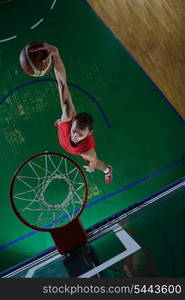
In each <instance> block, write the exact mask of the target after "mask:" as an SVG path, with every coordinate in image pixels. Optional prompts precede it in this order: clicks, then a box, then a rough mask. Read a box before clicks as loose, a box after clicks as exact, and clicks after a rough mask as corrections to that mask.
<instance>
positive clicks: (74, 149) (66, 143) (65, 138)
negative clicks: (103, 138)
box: [55, 120, 96, 155]
mask: <svg viewBox="0 0 185 300" xmlns="http://www.w3.org/2000/svg"><path fill="white" fill-rule="evenodd" d="M55 126H57V127H58V139H59V143H60V145H61V146H62V147H63V148H64V150H66V151H67V152H69V153H71V154H75V155H81V154H82V153H84V152H86V151H88V150H91V149H94V148H95V147H96V144H95V140H94V137H93V136H92V134H90V135H88V136H87V137H86V138H85V139H84V140H82V141H81V142H80V143H79V144H77V145H76V146H72V145H71V142H70V132H71V126H72V120H70V121H67V122H61V121H57V122H56V123H55Z"/></svg>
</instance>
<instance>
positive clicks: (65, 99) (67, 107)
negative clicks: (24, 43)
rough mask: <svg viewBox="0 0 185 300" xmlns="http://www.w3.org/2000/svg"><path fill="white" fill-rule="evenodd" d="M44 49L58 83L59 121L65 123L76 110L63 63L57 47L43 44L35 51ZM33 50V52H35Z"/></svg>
mask: <svg viewBox="0 0 185 300" xmlns="http://www.w3.org/2000/svg"><path fill="white" fill-rule="evenodd" d="M40 49H44V50H46V51H47V52H48V56H47V59H48V58H49V57H52V58H53V61H54V71H55V76H56V80H57V83H58V90H59V96H60V104H61V108H62V117H61V121H63V122H66V121H69V120H70V119H72V118H73V117H74V116H75V115H76V110H75V108H74V105H73V102H72V97H71V94H70V92H69V89H68V86H67V78H66V77H67V76H66V69H65V66H64V63H63V61H62V59H61V57H60V53H59V50H58V49H57V47H55V46H52V45H49V44H47V43H43V45H42V46H41V47H39V48H37V49H36V50H40ZM36 50H35V49H34V50H33V51H36Z"/></svg>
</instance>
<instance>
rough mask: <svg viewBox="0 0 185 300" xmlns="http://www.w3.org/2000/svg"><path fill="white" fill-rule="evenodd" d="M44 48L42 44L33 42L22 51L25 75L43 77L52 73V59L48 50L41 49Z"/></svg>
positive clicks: (21, 62) (22, 65)
mask: <svg viewBox="0 0 185 300" xmlns="http://www.w3.org/2000/svg"><path fill="white" fill-rule="evenodd" d="M43 46H44V43H42V42H31V43H30V44H28V45H26V46H25V47H24V48H23V49H22V50H21V53H20V64H21V67H22V69H23V70H24V72H25V73H27V74H29V75H31V76H35V77H41V76H44V75H45V74H47V73H48V72H49V71H50V69H51V65H52V59H51V57H48V55H49V53H48V52H47V50H45V49H40V48H42V47H43Z"/></svg>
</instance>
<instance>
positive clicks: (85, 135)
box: [30, 43, 112, 184]
mask: <svg viewBox="0 0 185 300" xmlns="http://www.w3.org/2000/svg"><path fill="white" fill-rule="evenodd" d="M41 49H45V50H46V51H47V52H48V57H47V58H46V59H48V58H49V57H52V58H53V61H54V71H55V76H56V80H57V83H58V90H59V96H60V104H61V108H62V116H61V119H59V120H57V121H56V122H55V125H56V126H57V127H58V138H59V142H60V145H61V146H62V147H63V148H64V150H66V151H67V152H69V153H72V154H75V155H80V156H81V157H82V158H83V159H84V160H85V161H86V162H88V165H86V166H84V168H85V169H86V171H87V172H89V173H91V172H94V170H95V169H99V170H101V171H102V172H103V173H104V176H105V183H107V184H108V183H110V182H111V181H112V167H111V166H108V165H106V164H105V163H104V162H103V161H101V160H99V159H98V157H97V154H96V151H95V147H96V145H95V140H94V137H93V135H92V133H93V117H92V116H91V115H90V114H88V113H86V112H82V113H77V112H76V109H75V107H74V104H73V102H72V98H71V94H70V92H69V89H68V86H67V79H66V70H65V67H64V64H63V62H62V59H61V57H60V54H59V51H58V49H57V48H56V47H54V46H52V45H49V44H47V43H44V45H43V46H42V47H39V48H37V49H35V48H34V49H33V50H31V49H30V50H31V51H37V50H41Z"/></svg>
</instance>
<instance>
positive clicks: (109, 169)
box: [95, 159, 112, 184]
mask: <svg viewBox="0 0 185 300" xmlns="http://www.w3.org/2000/svg"><path fill="white" fill-rule="evenodd" d="M95 169H98V170H100V171H102V172H103V173H104V174H105V183H107V184H108V183H110V182H111V181H112V166H108V165H106V164H105V163H104V162H103V161H102V160H99V159H97V162H96V166H95Z"/></svg>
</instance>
